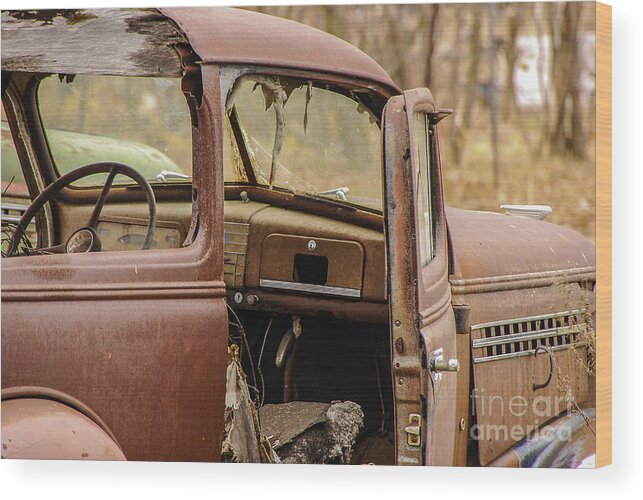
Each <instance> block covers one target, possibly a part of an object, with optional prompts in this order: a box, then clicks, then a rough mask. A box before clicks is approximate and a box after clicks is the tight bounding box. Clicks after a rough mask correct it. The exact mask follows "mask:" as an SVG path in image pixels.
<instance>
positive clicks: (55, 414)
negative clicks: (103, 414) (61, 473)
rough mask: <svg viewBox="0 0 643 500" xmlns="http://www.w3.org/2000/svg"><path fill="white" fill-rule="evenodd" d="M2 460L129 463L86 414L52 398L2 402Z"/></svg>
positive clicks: (5, 400) (116, 446)
mask: <svg viewBox="0 0 643 500" xmlns="http://www.w3.org/2000/svg"><path fill="white" fill-rule="evenodd" d="M1 454H2V458H27V459H47V460H125V455H124V454H123V452H122V451H121V449H120V448H119V446H118V444H116V442H115V441H114V440H113V439H112V438H111V437H110V436H109V435H108V434H107V433H106V432H105V431H104V430H103V429H102V428H101V427H100V426H99V425H97V424H96V423H95V422H94V421H93V420H91V419H90V418H88V417H87V416H86V415H84V414H82V413H80V412H78V411H76V410H74V409H73V408H71V407H70V406H67V405H64V404H62V403H59V402H57V401H52V400H50V399H36V398H17V399H3V401H2V452H1Z"/></svg>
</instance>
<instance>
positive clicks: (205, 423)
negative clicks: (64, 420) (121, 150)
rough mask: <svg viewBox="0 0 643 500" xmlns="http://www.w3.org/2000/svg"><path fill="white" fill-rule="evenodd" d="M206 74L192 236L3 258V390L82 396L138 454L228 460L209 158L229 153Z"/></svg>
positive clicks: (197, 133) (216, 226)
mask: <svg viewBox="0 0 643 500" xmlns="http://www.w3.org/2000/svg"><path fill="white" fill-rule="evenodd" d="M202 72H203V74H204V85H203V96H202V101H201V105H200V106H199V107H198V108H196V116H197V126H198V127H197V128H195V129H194V141H193V142H194V143H195V148H197V151H199V152H200V153H201V154H200V155H199V156H198V157H197V158H196V159H195V165H194V173H195V179H194V183H193V186H192V187H193V189H194V190H195V193H198V197H197V196H195V206H196V207H198V212H199V226H198V227H199V235H198V237H197V238H196V240H195V242H194V244H192V245H190V246H189V247H187V248H184V249H182V250H180V251H164V250H159V251H149V252H105V253H96V254H91V255H47V256H31V257H16V258H12V259H6V260H4V261H3V263H2V302H3V311H2V312H3V314H2V385H3V388H8V387H14V386H23V385H38V386H44V387H50V388H53V389H56V390H60V391H63V392H65V393H67V394H70V395H72V396H73V397H76V398H78V399H79V400H82V401H83V402H85V404H87V405H88V406H89V407H90V408H92V410H93V411H95V412H96V414H98V415H100V417H101V418H102V419H103V420H104V421H105V423H106V424H107V425H109V427H110V429H112V431H113V432H114V435H115V436H116V438H117V439H118V441H119V443H120V444H121V446H122V447H123V451H124V453H125V454H126V456H128V458H130V459H133V460H184V461H217V460H219V458H220V450H221V439H222V436H223V414H224V412H223V403H224V394H225V357H226V355H225V352H226V351H225V346H226V341H227V334H228V328H227V312H226V307H225V304H224V294H225V287H224V283H223V281H222V278H223V224H221V222H220V221H221V220H223V180H222V176H220V175H217V174H216V173H215V169H213V168H211V165H212V162H213V161H214V162H215V164H216V165H220V161H221V158H222V141H221V132H220V129H218V128H217V127H216V126H215V124H216V123H219V122H220V119H221V115H220V108H219V106H218V103H219V102H220V96H219V94H218V70H217V68H216V67H215V66H208V67H207V68H203V70H202ZM203 166H206V168H203ZM63 304H64V307H62V305H63Z"/></svg>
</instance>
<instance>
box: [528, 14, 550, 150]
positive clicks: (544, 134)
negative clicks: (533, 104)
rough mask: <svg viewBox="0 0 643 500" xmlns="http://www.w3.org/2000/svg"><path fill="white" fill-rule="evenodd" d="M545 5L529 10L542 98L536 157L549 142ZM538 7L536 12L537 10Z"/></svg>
mask: <svg viewBox="0 0 643 500" xmlns="http://www.w3.org/2000/svg"><path fill="white" fill-rule="evenodd" d="M546 7H547V6H546V5H542V4H540V5H534V6H533V9H532V10H531V15H532V20H533V25H534V27H535V29H536V40H537V43H538V55H537V56H536V72H537V74H538V91H539V93H540V97H541V99H542V110H541V113H540V116H541V125H540V129H541V132H540V139H539V140H538V145H537V146H536V148H535V150H534V156H535V157H536V158H540V157H542V155H543V154H544V152H545V149H546V147H547V145H548V143H549V135H550V132H549V117H550V115H551V103H550V101H551V99H550V96H549V85H548V84H547V76H546V72H547V65H546V61H547V51H546V47H545V40H546V38H545V37H546V34H545V28H544V27H543V11H544V9H545V8H546ZM537 9H538V12H537Z"/></svg>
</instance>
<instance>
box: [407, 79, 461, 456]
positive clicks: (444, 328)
mask: <svg viewBox="0 0 643 500" xmlns="http://www.w3.org/2000/svg"><path fill="white" fill-rule="evenodd" d="M404 102H405V110H406V118H407V127H408V129H409V141H410V142H409V145H410V148H411V154H410V158H409V159H410V162H409V166H410V170H409V171H408V172H407V173H406V175H408V176H409V178H410V179H411V181H412V188H413V190H412V193H413V196H412V198H411V197H409V196H408V192H407V193H406V196H407V198H411V199H410V202H411V203H412V205H413V207H412V209H413V212H414V217H413V222H414V223H415V228H416V229H415V230H414V233H413V243H412V244H413V246H414V248H415V261H414V262H413V267H414V271H412V272H413V274H415V276H414V281H411V282H407V283H406V284H405V286H409V287H410V286H413V285H415V286H414V288H415V289H416V293H417V305H416V315H417V323H418V327H419V333H420V335H421V341H422V344H423V346H424V348H423V358H424V359H423V366H426V367H427V368H428V369H425V370H424V375H425V379H424V384H425V385H426V389H425V391H426V406H427V407H426V417H425V418H426V419H427V444H426V448H425V463H426V464H427V465H453V463H454V447H455V425H453V424H452V423H453V422H455V421H456V413H455V412H456V399H455V397H454V395H455V394H456V393H457V383H458V376H457V374H455V373H449V372H445V373H442V372H438V371H436V370H434V369H432V367H431V363H430V358H431V356H432V353H437V352H438V351H439V352H441V353H442V356H443V358H444V360H445V361H446V360H453V361H454V362H455V363H457V356H458V352H457V348H456V326H455V317H454V314H453V309H452V307H451V287H450V285H449V280H448V269H449V264H448V251H447V235H446V213H445V209H444V198H443V191H442V169H441V163H440V151H439V141H438V131H437V128H436V127H427V129H426V130H424V127H420V125H419V123H418V120H416V116H414V115H416V114H417V115H419V116H420V117H422V118H421V120H420V123H423V122H429V123H430V121H431V116H432V115H433V114H434V112H435V103H434V101H433V96H432V94H431V92H430V91H429V90H428V89H414V90H410V91H405V92H404ZM418 133H419V137H418ZM418 141H419V143H418ZM427 144H428V145H429V146H428V150H427V151H426V162H427V163H428V165H426V164H424V163H423V161H422V160H421V155H419V154H417V153H418V151H419V150H420V149H421V148H427ZM422 169H426V174H424V175H422V176H419V175H418V172H420V171H421V170H422ZM421 177H425V178H427V179H428V182H429V185H430V186H431V188H430V191H429V195H430V196H431V198H432V199H429V206H428V207H427V209H428V210H429V211H430V213H431V219H430V222H429V224H432V225H433V226H434V227H429V228H428V232H429V234H430V235H431V236H430V237H431V238H433V239H434V244H433V252H434V255H433V257H432V258H431V259H430V260H429V261H428V262H427V263H425V264H423V263H422V262H421V257H420V256H421V254H422V252H421V250H420V245H421V244H422V240H421V237H420V231H421V227H422V224H426V223H427V221H425V220H423V219H421V214H420V213H418V212H420V211H421V208H420V207H419V201H418V200H420V197H421V192H422V190H423V189H426V186H422V185H418V181H419V180H420V178H421ZM402 196H404V193H398V199H399V198H400V197H402ZM429 379H430V380H429ZM445 422H449V423H450V424H449V425H446V424H445Z"/></svg>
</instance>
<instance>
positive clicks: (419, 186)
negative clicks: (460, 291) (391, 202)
mask: <svg viewBox="0 0 643 500" xmlns="http://www.w3.org/2000/svg"><path fill="white" fill-rule="evenodd" d="M429 132H430V126H429V124H428V116H427V115H426V114H425V113H414V114H413V155H414V161H413V164H414V166H415V190H416V193H415V197H416V202H415V206H416V210H417V221H418V234H419V242H418V244H419V247H420V248H419V250H420V263H421V265H422V266H425V265H426V264H428V263H429V261H431V259H432V258H433V256H434V228H433V209H432V204H431V200H432V196H431V146H430V144H431V141H430V136H429Z"/></svg>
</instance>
